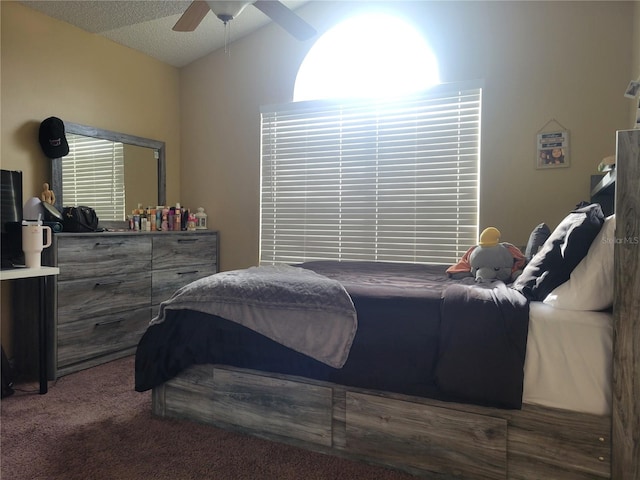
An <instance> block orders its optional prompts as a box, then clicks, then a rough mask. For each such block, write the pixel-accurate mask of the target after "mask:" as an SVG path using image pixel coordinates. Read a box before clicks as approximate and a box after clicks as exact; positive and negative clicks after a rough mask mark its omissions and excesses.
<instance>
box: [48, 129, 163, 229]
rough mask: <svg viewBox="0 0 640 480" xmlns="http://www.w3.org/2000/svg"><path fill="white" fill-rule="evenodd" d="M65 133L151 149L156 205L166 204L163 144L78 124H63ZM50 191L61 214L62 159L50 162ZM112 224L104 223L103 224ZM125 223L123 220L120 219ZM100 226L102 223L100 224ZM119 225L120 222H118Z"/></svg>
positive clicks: (62, 200)
mask: <svg viewBox="0 0 640 480" xmlns="http://www.w3.org/2000/svg"><path fill="white" fill-rule="evenodd" d="M64 128H65V133H73V134H76V135H84V136H85V137H94V138H100V139H103V140H111V141H113V142H120V143H126V144H128V145H136V146H139V147H147V148H152V149H154V150H156V151H157V152H158V205H165V204H166V202H167V185H166V175H167V173H166V172H167V170H166V169H167V165H166V159H165V154H166V152H165V143H164V142H161V141H159V140H152V139H150V138H143V137H136V136H134V135H127V134H126V133H119V132H112V131H111V130H104V129H102V128H96V127H90V126H88V125H81V124H79V123H71V122H64ZM51 189H52V190H54V191H56V190H57V191H56V201H55V204H54V206H55V207H56V208H57V209H58V210H60V212H62V208H63V206H64V199H63V198H62V158H54V159H52V161H51ZM108 222H109V223H113V221H106V222H104V223H108ZM122 222H123V223H126V220H125V219H122ZM100 223H101V224H102V223H103V222H100ZM118 223H121V222H118Z"/></svg>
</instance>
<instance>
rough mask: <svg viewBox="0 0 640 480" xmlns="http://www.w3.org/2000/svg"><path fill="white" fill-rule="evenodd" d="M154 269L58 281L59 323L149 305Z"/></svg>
mask: <svg viewBox="0 0 640 480" xmlns="http://www.w3.org/2000/svg"><path fill="white" fill-rule="evenodd" d="M150 295H151V272H149V271H147V272H136V273H128V274H124V275H113V276H110V277H96V278H91V279H86V278H85V279H81V280H70V281H65V282H58V324H63V323H68V322H73V321H76V320H79V319H82V318H87V317H96V316H99V315H107V314H110V313H116V312H121V311H124V310H131V309H136V308H140V307H145V306H149V297H150Z"/></svg>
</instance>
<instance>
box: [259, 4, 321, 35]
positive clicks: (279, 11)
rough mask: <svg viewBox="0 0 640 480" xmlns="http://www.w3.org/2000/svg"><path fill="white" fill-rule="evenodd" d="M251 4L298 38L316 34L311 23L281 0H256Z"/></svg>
mask: <svg viewBox="0 0 640 480" xmlns="http://www.w3.org/2000/svg"><path fill="white" fill-rule="evenodd" d="M253 5H254V6H255V7H256V8H257V9H258V10H260V11H261V12H262V13H264V14H265V15H266V16H268V17H269V18H271V20H273V21H274V22H276V23H277V24H278V25H280V26H281V27H282V28H284V29H285V30H286V31H287V32H289V33H290V34H291V35H293V36H294V37H296V38H297V39H298V40H308V39H310V38H311V37H313V36H314V35H315V34H316V30H315V29H314V28H313V27H312V26H311V25H309V24H308V23H307V22H305V21H304V20H303V19H302V18H300V17H299V16H298V15H296V14H295V13H294V12H293V11H292V10H290V9H289V8H288V7H287V6H286V5H284V4H283V3H281V2H277V1H275V0H257V1H256V2H255V3H254V4H253Z"/></svg>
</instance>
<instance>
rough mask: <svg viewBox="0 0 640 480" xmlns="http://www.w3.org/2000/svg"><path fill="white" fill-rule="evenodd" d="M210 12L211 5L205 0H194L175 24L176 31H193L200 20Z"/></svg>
mask: <svg viewBox="0 0 640 480" xmlns="http://www.w3.org/2000/svg"><path fill="white" fill-rule="evenodd" d="M207 13H209V5H207V2H205V1H203V0H194V1H193V2H192V3H191V5H189V7H188V8H187V9H186V10H185V11H184V13H183V14H182V16H181V17H180V19H179V20H178V21H177V22H176V24H175V25H174V26H173V29H172V30H175V31H176V32H193V31H194V30H195V29H196V27H197V26H198V25H200V22H201V21H202V19H203V18H204V17H205V15H206V14H207Z"/></svg>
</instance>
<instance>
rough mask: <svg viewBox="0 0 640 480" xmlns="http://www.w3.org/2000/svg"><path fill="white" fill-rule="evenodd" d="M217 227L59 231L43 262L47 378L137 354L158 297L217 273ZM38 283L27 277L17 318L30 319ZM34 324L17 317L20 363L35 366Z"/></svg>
mask: <svg viewBox="0 0 640 480" xmlns="http://www.w3.org/2000/svg"><path fill="white" fill-rule="evenodd" d="M218 246H219V242H218V233H217V232H215V231H209V230H202V231H196V232H137V233H133V232H122V233H116V232H107V233H60V234H56V235H54V240H53V243H52V245H51V247H50V248H48V249H47V250H46V251H45V252H46V254H43V264H46V265H52V266H57V267H59V268H60V275H59V276H58V277H57V278H56V279H55V280H54V281H51V282H49V284H50V285H49V289H50V291H49V292H48V293H49V295H48V298H50V305H47V311H48V312H50V314H49V318H48V322H47V323H48V345H49V349H48V350H49V352H48V353H49V361H48V364H49V371H48V376H49V379H55V378H58V377H60V376H62V375H66V374H69V373H72V372H75V371H78V370H82V369H85V368H89V367H92V366H95V365H99V364H101V363H105V362H108V361H110V360H114V359H116V358H120V357H123V356H126V355H131V354H133V353H135V349H136V346H137V344H138V341H139V340H140V337H141V336H142V334H143V333H144V331H145V330H146V328H147V326H148V324H149V321H150V320H151V319H152V318H153V317H154V316H155V315H156V314H157V313H158V309H159V306H160V303H161V302H162V301H164V300H166V299H168V298H169V297H171V295H172V294H173V293H174V292H175V291H176V290H177V289H178V288H180V287H182V286H183V285H186V284H187V283H189V282H191V281H193V280H196V279H198V278H202V277H205V276H208V275H211V274H213V273H216V272H217V271H218V248H219V247H218ZM32 288H33V284H32V283H30V282H23V283H22V284H21V287H20V288H17V289H16V290H17V291H16V295H18V296H19V297H22V298H20V299H19V302H18V303H19V304H20V305H21V306H22V307H21V311H20V313H19V315H20V316H23V317H27V318H32V317H34V315H35V312H34V311H33V308H34V305H33V304H34V303H37V302H33V301H31V302H30V301H29V296H30V292H31V291H33V290H32ZM31 323H34V322H18V324H19V326H17V328H16V339H15V340H16V343H15V344H16V363H17V364H18V365H22V366H23V367H24V369H25V370H26V372H28V373H31V372H33V371H35V361H36V360H37V355H34V354H33V348H35V344H34V343H33V338H34V337H35V336H36V335H35V333H34V332H33V331H32V326H31Z"/></svg>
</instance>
